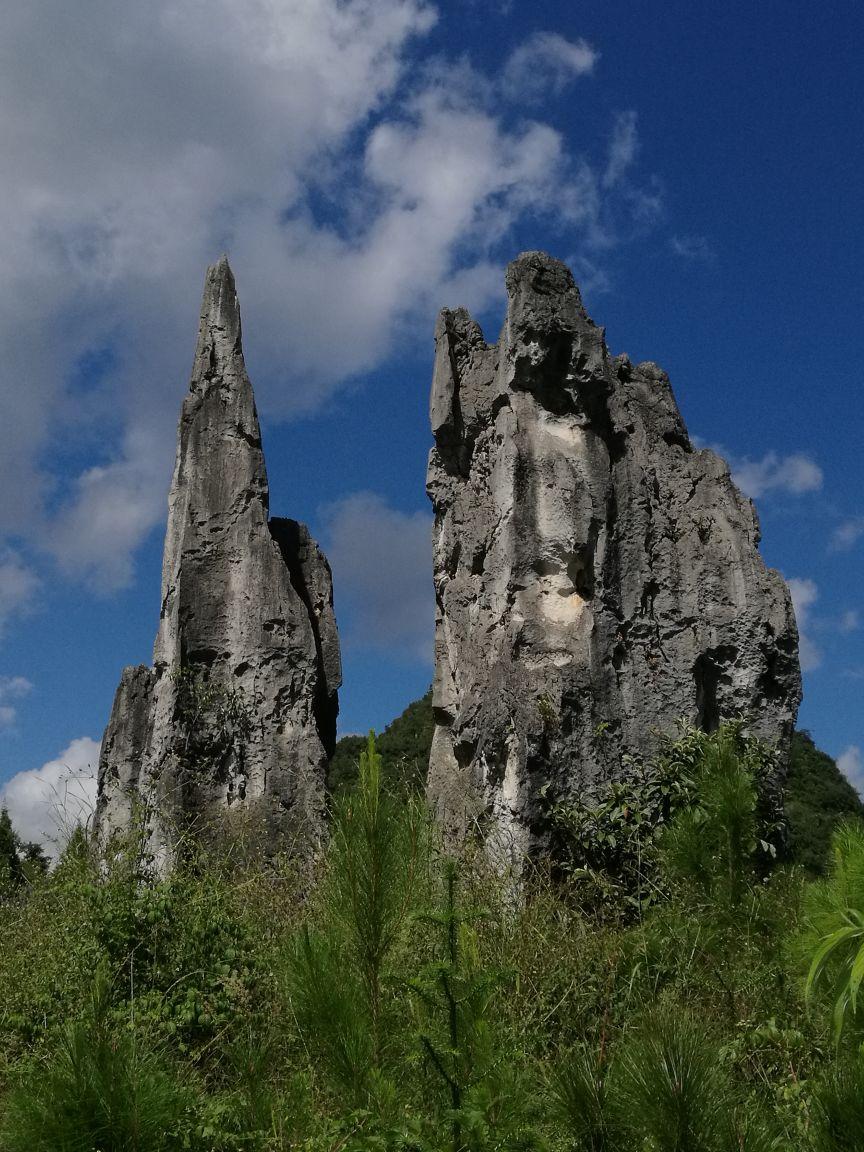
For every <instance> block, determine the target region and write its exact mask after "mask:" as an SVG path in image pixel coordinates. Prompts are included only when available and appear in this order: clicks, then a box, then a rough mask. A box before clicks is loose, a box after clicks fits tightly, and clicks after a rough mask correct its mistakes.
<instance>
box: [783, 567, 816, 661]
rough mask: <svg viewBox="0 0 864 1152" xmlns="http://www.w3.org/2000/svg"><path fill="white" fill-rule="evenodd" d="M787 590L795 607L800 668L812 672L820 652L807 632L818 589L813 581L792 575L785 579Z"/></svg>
mask: <svg viewBox="0 0 864 1152" xmlns="http://www.w3.org/2000/svg"><path fill="white" fill-rule="evenodd" d="M786 583H787V584H788V585H789V592H790V594H791V596H792V606H793V608H794V609H795V619H796V621H797V623H798V654H799V657H800V660H801V668H802V670H803V671H804V672H812V671H813V669H814V668H818V667H819V665H820V664H821V663H822V653H821V651H820V650H819V649H818V648H817V647H816V645H815V644H814V642H813V640H812V639H811V638H810V636H809V635H808V634H807V626H808V624H809V622H810V609H811V608H812V607H813V605H814V604H815V603H816V601H817V600H818V599H819V589H818V588H817V586H816V583H815V581H813V580H805V579H801V578H799V577H796V576H793V577H792V579H791V580H787V581H786Z"/></svg>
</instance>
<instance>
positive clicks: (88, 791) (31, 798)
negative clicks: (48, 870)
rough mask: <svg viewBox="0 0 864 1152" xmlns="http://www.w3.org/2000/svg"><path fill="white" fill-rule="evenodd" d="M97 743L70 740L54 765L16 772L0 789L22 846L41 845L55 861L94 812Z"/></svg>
mask: <svg viewBox="0 0 864 1152" xmlns="http://www.w3.org/2000/svg"><path fill="white" fill-rule="evenodd" d="M99 747H100V745H99V743H98V741H96V740H91V739H90V737H89V736H82V737H80V738H79V739H77V740H73V741H72V742H71V743H70V744H69V746H68V747H67V748H65V749H64V750H63V751H62V752H61V753H60V755H59V756H58V757H57V759H56V760H49V761H48V763H47V764H43V765H42V767H41V768H34V769H32V770H30V771H27V772H19V773H18V775H17V776H13V777H12V779H11V780H8V781H7V782H6V784H4V785H3V787H2V788H0V806H2V807H4V808H8V809H9V815H10V817H11V819H12V826H13V828H14V829H15V831H16V832H17V833H18V835H19V836H20V837H21V839H22V840H26V841H35V842H37V843H40V844H42V845H43V846H44V847H45V850H46V851H47V852H48V853H49V855H51V856H55V857H56V856H57V855H58V854H59V852H60V850H61V849H62V847H63V845H64V844H65V843H66V840H67V839H68V837H69V835H70V833H71V832H73V831H74V830H75V827H76V825H78V824H87V823H88V822H89V821H90V820H91V818H92V815H93V812H94V810H95V806H96V772H97V769H98V765H99Z"/></svg>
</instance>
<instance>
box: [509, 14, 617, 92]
mask: <svg viewBox="0 0 864 1152" xmlns="http://www.w3.org/2000/svg"><path fill="white" fill-rule="evenodd" d="M599 58H600V53H599V52H598V51H597V49H596V48H594V47H593V46H592V45H591V44H589V43H588V41H587V40H582V39H580V40H567V39H565V38H564V37H563V36H560V35H559V34H558V33H557V32H534V33H532V34H531V35H530V36H529V37H528V39H527V40H525V41H524V42H523V43H522V44H520V45H519V47H518V48H516V50H515V51H514V52H513V53H512V55H511V56H510V58H509V60H508V61H507V63H506V65H505V67H504V71H503V74H502V78H501V87H502V89H503V91H504V93H505V95H506V96H507V97H508V98H509V99H511V100H527V101H529V102H532V103H533V102H539V101H540V100H542V99H545V98H546V97H548V95H549V93H550V92H552V93H554V94H555V95H560V94H561V93H562V92H563V91H564V89H565V88H567V86H568V85H569V84H571V83H572V82H573V81H574V80H576V79H578V78H579V77H580V76H587V75H589V74H590V73H591V72H593V71H594V66H595V65H596V63H597V61H598V59H599Z"/></svg>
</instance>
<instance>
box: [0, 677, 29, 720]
mask: <svg viewBox="0 0 864 1152" xmlns="http://www.w3.org/2000/svg"><path fill="white" fill-rule="evenodd" d="M32 691H33V685H32V684H31V683H30V681H29V680H28V679H27V678H26V677H24V676H0V731H2V730H3V729H4V728H11V727H12V726H13V725H14V723H15V720H16V718H17V716H18V709H17V707H16V704H15V703H14V702H15V701H18V700H21V699H22V698H23V697H24V696H29V694H30V693H31V692H32Z"/></svg>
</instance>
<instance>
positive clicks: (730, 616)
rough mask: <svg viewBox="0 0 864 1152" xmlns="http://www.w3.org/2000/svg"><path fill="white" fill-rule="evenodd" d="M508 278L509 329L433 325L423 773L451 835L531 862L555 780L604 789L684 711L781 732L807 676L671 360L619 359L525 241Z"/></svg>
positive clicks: (752, 522) (774, 577)
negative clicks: (470, 828)
mask: <svg viewBox="0 0 864 1152" xmlns="http://www.w3.org/2000/svg"><path fill="white" fill-rule="evenodd" d="M507 292H508V297H509V304H508V310H507V319H506V321H505V324H504V329H503V331H502V334H501V338H500V340H499V342H498V344H496V345H488V344H486V343H485V341H484V339H483V333H482V332H481V330H480V328H479V327H478V325H477V324H476V323H475V322H474V321H473V320H472V319H471V317H470V316H469V315H468V313H467V312H466V311H465V310H464V309H459V310H457V311H455V312H450V311H445V312H442V313H441V316H440V318H439V321H438V326H437V330H436V360H435V373H434V379H433V383H432V399H431V416H432V430H433V433H434V436H435V447H434V448H433V449H432V453H431V456H430V459H429V471H428V484H427V488H428V492H429V495H430V498H431V500H432V503H433V505H434V510H435V559H434V565H435V589H436V600H437V623H436V637H435V657H436V659H435V685H434V693H433V706H434V709H435V715H436V721H437V726H436V731H435V737H434V741H433V746H432V755H431V761H430V769H429V791H430V795H431V798H432V799H433V801H434V803H435V805H436V807H437V809H438V812H439V815H440V817H441V818H442V820H443V821H444V823H445V826H446V827H447V828H448V830H449V832H450V834H451V835H455V836H459V835H461V834H464V832H465V830H466V827H467V825H468V823H469V822H471V821H473V820H475V819H479V820H480V821H481V822H484V823H485V824H486V825H487V829H486V831H487V835H488V836H489V843H490V845H491V846H492V848H493V849H494V850H495V851H498V852H500V853H501V854H502V855H503V857H504V858H507V857H510V858H513V857H516V858H518V857H519V856H520V855H521V854H522V853H525V852H532V851H536V850H537V849H539V848H542V846H543V844H544V808H545V802H544V801H542V800H541V798H540V796H539V793H540V789H541V787H542V786H543V785H546V784H547V783H548V785H549V787H548V788H547V790H546V792H547V796H549V795H551V796H552V797H553V798H566V797H573V796H575V795H585V794H590V793H591V792H592V790H593V791H596V790H597V789H598V788H599V787H601V786H602V782H603V781H605V780H608V779H610V778H614V776H615V774H616V770H620V765H621V758H622V756H623V755H624V754H625V753H630V754H636V755H646V754H650V753H651V752H652V750H653V749H654V747H655V746H656V740H657V734H658V732H661V731H672V730H674V728H675V724H676V721H677V720H678V719H679V718H686V719H688V720H690V721H692V722H693V723H696V724H699V725H701V726H703V727H704V728H706V729H712V728H713V727H715V726H716V725H717V723H718V722H719V720H720V719H721V718H723V717H728V716H733V715H746V716H748V717H750V718H751V720H752V726H753V729H754V731H755V732H757V733H758V734H760V735H762V736H763V737H765V738H768V739H770V740H773V741H779V742H785V741H788V739H789V737H790V735H791V732H792V728H793V725H794V721H795V716H796V713H797V708H798V703H799V701H800V695H801V681H800V671H799V664H798V635H797V630H796V626H795V618H794V615H793V611H792V605H791V601H790V597H789V592H788V590H787V588H786V585H785V584H784V582H783V579H782V578H781V577H780V575H779V574H778V573H777V572H774V571H771V570H768V569H766V567H765V565H764V563H763V562H762V559H761V558H760V556H759V552H758V550H757V545H758V543H759V526H758V521H757V518H756V512H755V509H754V507H753V505H752V503H751V502H750V501H749V500H747V499H745V498H744V497H743V496H742V495H741V494H740V492H739V491H738V490H737V488H736V487H735V486H734V484H733V483H732V481H731V479H730V477H729V469H728V468H727V466H726V464H725V463H724V462H723V461H722V460H721V459H720V458H719V457H718V456H716V455H715V454H714V453H713V452H710V451H707V450H703V451H695V450H694V448H693V446H692V444H691V443H690V439H689V437H688V435H687V430H686V428H685V427H684V423H683V421H682V419H681V415H680V413H679V411H678V407H677V405H676V403H675V399H674V397H673V395H672V390H671V388H670V385H669V379H668V377H667V376H666V374H665V373H664V372H663V371H661V369H659V368H658V367H657V366H656V365H655V364H652V363H645V364H639V365H633V364H631V363H630V361H629V359H628V358H627V357H626V356H617V357H613V356H610V355H609V353H608V351H607V349H606V344H605V341H604V332H603V329H602V328H598V327H597V326H596V325H595V324H594V323H593V322H592V321H591V319H590V318H589V317H588V315H587V314H586V312H585V310H584V308H583V306H582V301H581V298H580V296H579V290H578V289H577V287H576V285H575V283H574V281H573V277H572V276H571V274H570V272H569V271H568V269H567V268H566V267H565V266H564V265H563V264H561V263H559V262H558V261H556V260H553V259H551V258H550V257H548V256H546V255H544V254H542V253H538V252H529V253H525V254H524V255H522V256H520V257H519V258H518V259H517V260H516V261H514V262H513V263H512V264H511V265H510V267H509V268H508V270H507Z"/></svg>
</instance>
